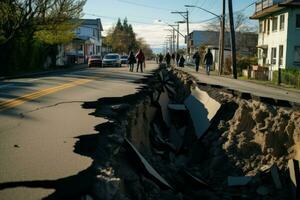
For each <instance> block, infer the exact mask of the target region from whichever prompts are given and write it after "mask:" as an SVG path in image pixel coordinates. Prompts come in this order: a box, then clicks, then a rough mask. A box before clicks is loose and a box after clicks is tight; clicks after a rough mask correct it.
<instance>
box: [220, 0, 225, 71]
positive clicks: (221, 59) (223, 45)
mask: <svg viewBox="0 0 300 200" xmlns="http://www.w3.org/2000/svg"><path fill="white" fill-rule="evenodd" d="M225 5H226V0H222V17H221V32H220V34H221V49H219V51H220V60H219V65H220V66H219V70H220V71H219V73H220V75H221V74H223V67H224V48H225Z"/></svg>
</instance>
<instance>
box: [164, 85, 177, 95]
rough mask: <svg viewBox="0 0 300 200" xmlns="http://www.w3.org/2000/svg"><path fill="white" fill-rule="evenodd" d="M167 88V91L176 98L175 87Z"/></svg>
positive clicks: (166, 86) (167, 86)
mask: <svg viewBox="0 0 300 200" xmlns="http://www.w3.org/2000/svg"><path fill="white" fill-rule="evenodd" d="M165 88H166V89H167V91H168V92H169V93H170V94H171V95H172V96H174V95H175V94H176V91H175V90H174V88H173V87H171V86H169V85H165Z"/></svg>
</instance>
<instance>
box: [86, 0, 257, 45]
mask: <svg viewBox="0 0 300 200" xmlns="http://www.w3.org/2000/svg"><path fill="white" fill-rule="evenodd" d="M221 2H222V0H87V3H86V5H85V7H84V13H88V14H86V15H85V16H84V18H97V16H98V17H100V18H101V20H102V23H103V26H104V35H105V31H106V30H107V29H108V28H110V27H111V26H112V25H113V24H115V23H116V21H117V18H119V17H120V18H121V19H123V18H125V17H127V18H128V21H129V23H131V24H132V25H133V28H134V30H135V32H136V33H137V35H138V37H143V38H145V40H146V41H147V42H148V43H149V44H150V45H151V46H152V47H153V48H158V47H160V46H162V44H163V43H164V40H165V39H164V38H165V36H166V35H167V34H168V31H167V30H165V29H167V26H165V25H163V24H162V23H157V22H155V21H157V20H158V19H160V20H163V21H165V22H167V23H169V24H172V23H173V22H175V21H178V20H182V17H181V16H180V15H176V14H171V13H170V12H171V11H185V10H186V8H185V7H184V5H186V4H190V5H198V6H200V7H203V8H205V9H207V10H210V11H212V12H214V13H216V14H219V13H221ZM253 2H254V0H233V9H234V11H237V10H241V9H244V8H246V7H247V6H248V5H249V4H251V3H253ZM226 9H227V8H226ZM189 10H190V21H191V22H192V23H191V27H190V31H192V30H199V29H205V23H197V22H202V21H205V20H206V19H211V18H212V17H214V16H213V15H210V14H208V13H206V12H203V11H201V10H199V9H195V8H189ZM253 12H254V5H252V6H250V7H249V8H247V9H244V13H245V14H246V15H247V16H250V15H251V14H252V13H253ZM254 23H255V22H254ZM181 26H182V27H181V32H182V33H184V34H185V32H186V28H185V26H186V25H181ZM181 42H183V38H181Z"/></svg>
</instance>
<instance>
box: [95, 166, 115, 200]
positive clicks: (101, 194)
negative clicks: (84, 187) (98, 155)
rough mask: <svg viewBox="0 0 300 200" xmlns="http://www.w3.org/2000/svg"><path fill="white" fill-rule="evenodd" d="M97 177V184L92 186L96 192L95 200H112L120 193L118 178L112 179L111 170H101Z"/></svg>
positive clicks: (112, 172)
mask: <svg viewBox="0 0 300 200" xmlns="http://www.w3.org/2000/svg"><path fill="white" fill-rule="evenodd" d="M99 171H100V173H99V174H98V175H97V182H96V184H95V186H94V188H95V190H96V195H97V199H100V200H113V199H115V196H116V195H117V194H118V193H119V192H120V191H119V190H120V184H121V180H120V178H117V177H114V171H113V169H112V168H110V167H108V168H102V169H100V170H99Z"/></svg>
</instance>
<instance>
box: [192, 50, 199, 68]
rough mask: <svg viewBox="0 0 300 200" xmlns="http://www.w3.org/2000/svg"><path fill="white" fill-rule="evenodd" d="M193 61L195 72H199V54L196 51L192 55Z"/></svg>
mask: <svg viewBox="0 0 300 200" xmlns="http://www.w3.org/2000/svg"><path fill="white" fill-rule="evenodd" d="M193 59H194V62H195V67H196V72H198V71H199V65H200V54H199V52H198V51H197V52H196V53H195V54H194V55H193Z"/></svg>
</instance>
